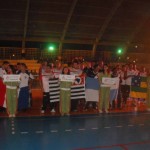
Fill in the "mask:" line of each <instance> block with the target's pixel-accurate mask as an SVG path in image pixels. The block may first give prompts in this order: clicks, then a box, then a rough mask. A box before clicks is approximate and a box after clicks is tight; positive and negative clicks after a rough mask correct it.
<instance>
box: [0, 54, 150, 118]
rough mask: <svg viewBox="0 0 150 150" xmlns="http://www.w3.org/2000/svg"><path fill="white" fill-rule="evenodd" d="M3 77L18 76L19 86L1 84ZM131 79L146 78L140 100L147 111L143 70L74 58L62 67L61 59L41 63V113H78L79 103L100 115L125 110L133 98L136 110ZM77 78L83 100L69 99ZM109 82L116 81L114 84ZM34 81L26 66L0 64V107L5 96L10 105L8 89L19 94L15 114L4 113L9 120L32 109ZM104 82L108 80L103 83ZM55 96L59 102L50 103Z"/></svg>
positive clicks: (127, 65) (132, 65)
mask: <svg viewBox="0 0 150 150" xmlns="http://www.w3.org/2000/svg"><path fill="white" fill-rule="evenodd" d="M4 74H17V75H20V82H19V83H18V84H16V85H11V84H8V83H7V84H6V83H4V82H3V75H4ZM60 75H70V76H74V77H75V79H74V81H71V82H68V81H61V80H60ZM134 76H138V77H145V78H146V81H147V86H146V87H147V96H146V97H145V98H143V99H142V100H143V101H145V102H146V104H147V108H148V109H150V102H149V99H150V98H149V97H150V94H149V92H150V87H149V86H150V84H149V82H150V79H149V76H150V74H149V71H148V69H146V68H145V67H144V66H143V67H141V68H137V66H136V64H135V63H129V64H116V65H112V64H106V63H104V62H103V61H100V62H86V61H85V60H84V59H83V58H82V57H81V58H75V59H73V60H72V62H70V63H64V62H63V63H62V60H60V59H58V60H56V61H55V62H49V61H47V60H44V61H42V62H41V67H40V68H39V82H40V86H41V89H42V91H43V100H42V102H43V103H42V108H41V113H45V111H46V109H48V108H50V111H51V112H56V110H57V107H58V108H59V109H58V110H59V112H60V113H61V115H69V114H70V112H72V111H77V110H78V107H79V104H81V103H82V105H83V108H84V109H85V110H87V109H88V108H91V107H92V108H93V109H95V110H98V112H99V113H103V112H105V113H108V112H109V110H110V109H115V108H118V109H122V108H124V107H126V104H127V100H128V99H129V98H132V100H133V105H134V106H135V107H136V105H137V102H138V100H141V98H140V97H139V98H133V97H131V95H130V92H131V84H132V78H133V77H134ZM76 77H81V78H82V79H84V82H83V83H82V84H84V87H85V89H84V90H85V91H84V92H85V98H83V99H71V87H72V85H73V84H74V82H75V80H76ZM112 78H114V79H115V80H114V81H115V82H113V83H112V80H111V79H112ZM33 79H34V76H33V74H32V73H31V72H30V71H29V70H28V68H27V66H26V64H24V63H17V64H16V65H15V66H13V65H11V64H9V62H7V61H4V62H3V64H2V66H1V68H0V107H1V108H2V107H5V106H4V104H5V93H6V95H7V101H8V102H9V101H12V100H9V99H11V98H9V97H10V96H9V94H10V93H9V92H8V89H12V87H13V88H14V87H15V86H16V87H17V88H14V89H17V90H18V91H17V98H16V99H18V101H17V105H16V106H15V107H16V108H15V112H14V113H11V112H10V109H9V110H8V109H7V111H8V114H9V115H10V117H14V116H15V114H16V111H17V110H18V111H25V110H27V109H28V108H29V107H31V92H30V91H31V88H30V87H31V84H32V80H33ZM78 79H79V78H78ZM104 79H109V80H108V81H107V83H106V81H104ZM54 81H55V82H57V85H55V86H52V85H54ZM109 82H110V83H109ZM5 85H6V86H5ZM114 85H115V88H114ZM51 87H53V88H54V90H53V93H54V95H51ZM78 90H80V89H78ZM56 95H59V98H58V100H56V101H55V100H54V101H51V100H50V99H51V98H52V97H55V96H56ZM8 102H7V105H12V103H8ZM7 107H11V106H7Z"/></svg>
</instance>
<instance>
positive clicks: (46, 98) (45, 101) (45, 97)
mask: <svg viewBox="0 0 150 150" xmlns="http://www.w3.org/2000/svg"><path fill="white" fill-rule="evenodd" d="M49 99H50V98H49V92H43V107H42V110H45V109H46V108H47V106H48V105H50V101H49Z"/></svg>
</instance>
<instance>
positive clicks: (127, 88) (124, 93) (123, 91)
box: [121, 85, 130, 104]
mask: <svg viewBox="0 0 150 150" xmlns="http://www.w3.org/2000/svg"><path fill="white" fill-rule="evenodd" d="M129 94H130V85H121V95H122V99H123V103H124V104H126V102H127V99H128V97H129Z"/></svg>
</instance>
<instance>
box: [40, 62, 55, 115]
mask: <svg viewBox="0 0 150 150" xmlns="http://www.w3.org/2000/svg"><path fill="white" fill-rule="evenodd" d="M52 77H53V73H52V70H51V66H50V65H47V66H46V67H45V68H44V70H43V71H42V85H41V86H42V91H43V105H42V110H41V113H45V110H46V108H47V106H48V105H50V95H49V80H50V78H52ZM50 107H51V106H50Z"/></svg>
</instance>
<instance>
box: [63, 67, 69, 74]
mask: <svg viewBox="0 0 150 150" xmlns="http://www.w3.org/2000/svg"><path fill="white" fill-rule="evenodd" d="M65 68H67V69H68V73H67V75H70V69H69V68H68V67H64V68H63V70H62V74H64V70H65Z"/></svg>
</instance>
